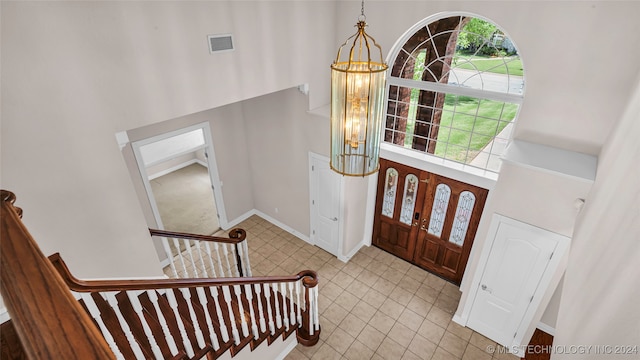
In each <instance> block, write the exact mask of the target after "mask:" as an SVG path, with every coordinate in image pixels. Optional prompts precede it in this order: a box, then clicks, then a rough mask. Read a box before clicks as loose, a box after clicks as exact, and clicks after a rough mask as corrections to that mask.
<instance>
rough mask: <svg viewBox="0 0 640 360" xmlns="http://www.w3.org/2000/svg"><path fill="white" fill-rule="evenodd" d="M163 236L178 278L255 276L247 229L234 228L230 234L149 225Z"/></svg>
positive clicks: (154, 231) (173, 269) (172, 269)
mask: <svg viewBox="0 0 640 360" xmlns="http://www.w3.org/2000/svg"><path fill="white" fill-rule="evenodd" d="M149 233H150V234H151V236H153V237H156V238H159V239H161V240H162V246H163V248H164V250H165V252H166V254H167V257H168V258H169V265H170V267H171V271H172V273H173V277H175V278H180V279H181V278H216V277H243V276H251V275H252V274H251V263H250V261H249V248H248V246H247V240H246V237H247V233H246V232H245V231H244V230H243V229H232V230H231V231H229V237H228V238H225V237H219V236H208V235H198V234H189V233H184V232H175V231H167V230H158V229H149Z"/></svg>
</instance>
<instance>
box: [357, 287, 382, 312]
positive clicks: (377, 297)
mask: <svg viewBox="0 0 640 360" xmlns="http://www.w3.org/2000/svg"><path fill="white" fill-rule="evenodd" d="M362 300H363V301H364V302H366V303H367V304H369V305H371V306H373V307H374V308H376V309H378V308H380V306H381V305H382V304H383V303H384V302H385V301H386V300H387V297H386V296H385V295H382V294H381V293H379V292H377V291H376V290H374V289H370V290H369V291H367V293H366V294H365V295H364V296H363V297H362Z"/></svg>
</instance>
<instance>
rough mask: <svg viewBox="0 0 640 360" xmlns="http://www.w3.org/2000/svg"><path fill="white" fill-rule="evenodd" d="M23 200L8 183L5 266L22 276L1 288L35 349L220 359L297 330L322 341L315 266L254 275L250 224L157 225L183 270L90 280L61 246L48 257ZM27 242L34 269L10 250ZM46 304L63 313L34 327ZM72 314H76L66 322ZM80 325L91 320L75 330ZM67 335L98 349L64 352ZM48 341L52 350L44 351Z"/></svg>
mask: <svg viewBox="0 0 640 360" xmlns="http://www.w3.org/2000/svg"><path fill="white" fill-rule="evenodd" d="M14 201H15V196H13V194H12V193H10V192H6V191H3V192H2V217H3V219H2V239H3V241H2V249H1V255H2V276H3V280H4V279H7V276H10V277H12V278H17V279H19V278H21V277H23V279H22V282H21V281H11V282H7V281H3V283H2V296H3V298H4V299H5V302H6V305H7V309H8V310H9V313H10V315H11V317H12V321H13V323H14V326H15V327H16V331H17V333H18V335H19V336H20V340H21V342H22V345H23V347H24V348H25V351H26V352H27V354H31V355H33V357H30V358H34V359H35V358H65V359H87V358H92V359H102V358H115V359H216V358H218V357H220V356H222V355H223V354H225V353H227V352H228V353H230V354H231V356H235V355H236V354H238V353H239V352H240V351H241V350H243V349H251V350H254V349H256V348H257V347H258V346H259V345H260V344H263V343H265V342H266V343H267V344H272V343H273V342H274V341H276V340H278V339H280V338H281V339H286V338H287V337H289V336H290V335H291V334H293V333H294V332H295V333H296V339H297V341H298V342H299V343H301V344H303V345H306V346H313V345H315V344H316V343H317V342H318V339H319V334H320V326H319V322H318V320H319V314H318V302H317V301H318V277H317V275H316V273H315V272H313V271H310V270H306V271H302V272H300V273H298V274H296V275H291V276H269V277H251V267H250V264H249V256H248V247H247V244H246V232H244V231H243V230H241V229H234V230H232V231H231V232H230V233H229V238H219V237H212V236H203V235H194V234H185V233H175V232H167V231H161V230H150V233H151V235H152V236H154V238H156V239H160V240H161V241H163V246H164V247H165V250H167V253H168V254H172V255H173V256H170V264H169V266H170V268H171V271H172V272H173V275H174V277H176V278H174V279H158V280H104V281H94V280H92V281H84V280H79V279H76V278H75V277H74V276H73V275H72V274H71V273H70V271H69V269H68V268H67V266H66V265H65V263H64V261H63V260H62V258H61V257H60V255H59V254H54V255H51V256H50V257H49V258H48V259H47V258H45V257H44V255H43V254H42V253H41V252H40V250H39V248H38V247H37V244H36V243H35V241H33V239H32V238H31V237H30V236H29V234H28V232H27V231H26V228H24V225H23V224H22V222H21V221H20V217H21V215H22V211H21V210H20V209H19V208H15V207H14V206H13V202H14ZM14 230H15V231H14ZM25 245H26V246H25ZM171 246H173V248H171ZM25 251H26V252H28V253H30V258H31V259H32V260H33V261H31V262H29V264H31V263H33V264H34V267H35V268H34V269H33V270H34V272H32V273H26V272H23V271H21V270H22V269H20V268H21V266H20V261H13V260H12V259H10V257H14V258H15V257H16V256H17V257H20V256H22V255H23V254H24V253H25ZM23 260H24V259H23ZM36 277H40V278H38V279H32V278H36ZM21 283H22V285H20V284H21ZM24 284H30V285H33V286H25V285H24ZM39 287H41V288H42V289H41V291H40V290H39ZM51 287H54V288H55V291H50V290H51V289H50V288H51ZM65 292H66V294H65ZM56 294H57V295H56ZM71 296H73V297H71ZM29 297H31V298H29ZM69 297H71V299H74V298H75V299H76V300H77V301H75V304H73V302H74V301H73V300H72V301H71V303H69V301H68V300H69ZM61 298H64V299H61ZM63 300H64V301H63ZM43 303H45V305H44V308H41V304H43ZM47 308H50V309H49V310H47ZM26 309H30V310H26ZM40 312H47V313H48V314H49V315H48V316H49V317H51V316H55V319H52V320H53V321H52V322H53V323H55V324H53V325H55V326H53V325H52V326H42V324H38V327H39V328H40V329H37V330H34V329H33V327H34V326H35V325H34V324H33V322H38V321H40V322H42V319H39V318H37V316H35V315H37V314H38V313H40ZM58 314H64V315H63V316H59V315H58ZM87 314H88V315H89V316H86V315H87ZM34 316H35V317H34ZM32 317H33V318H32ZM68 319H75V320H74V321H73V322H72V323H69V324H66V322H67V321H68ZM77 327H80V328H82V329H84V330H82V331H80V332H79V333H78V334H76V333H75V329H76V328H77ZM61 329H64V330H61ZM58 331H65V333H64V334H60V333H59V332H58ZM67 332H72V334H67ZM82 333H90V334H89V335H90V336H89V337H86V336H84V335H83V334H82ZM96 333H97V334H101V339H96V338H95V334H96ZM23 335H24V336H23ZM58 337H61V338H63V339H64V340H65V341H67V340H68V341H70V342H72V343H73V344H74V345H73V346H75V344H76V343H78V342H80V343H83V345H88V348H89V349H88V350H87V351H90V353H91V355H90V357H86V356H87V355H86V354H85V355H83V354H82V352H78V353H77V354H76V353H74V352H73V351H72V352H69V351H68V350H64V351H63V352H60V353H57V352H56V351H58V350H59V349H57V348H64V346H60V344H59V343H58V342H57V338H58ZM50 338H54V339H56V340H54V341H51V339H50ZM86 342H91V343H92V344H86ZM46 343H51V344H56V345H55V346H53V345H46ZM247 345H248V346H247ZM42 346H45V348H46V351H47V352H48V355H47V356H46V357H42V356H41V355H42V352H41V351H42V349H40V347H42ZM70 346H72V345H70ZM52 347H55V348H56V349H52ZM94 347H97V348H98V349H97V350H96V349H94ZM105 350H106V352H107V353H108V355H105ZM96 354H98V355H96Z"/></svg>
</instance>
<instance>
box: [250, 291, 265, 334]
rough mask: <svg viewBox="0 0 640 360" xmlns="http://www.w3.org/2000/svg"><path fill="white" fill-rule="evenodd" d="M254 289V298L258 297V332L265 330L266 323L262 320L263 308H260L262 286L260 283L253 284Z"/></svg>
mask: <svg viewBox="0 0 640 360" xmlns="http://www.w3.org/2000/svg"><path fill="white" fill-rule="evenodd" d="M253 287H254V288H255V290H256V298H257V299H258V316H259V317H260V332H265V331H267V323H266V321H265V320H264V309H263V308H262V297H261V296H260V294H262V286H261V285H260V284H255V285H254V286H253Z"/></svg>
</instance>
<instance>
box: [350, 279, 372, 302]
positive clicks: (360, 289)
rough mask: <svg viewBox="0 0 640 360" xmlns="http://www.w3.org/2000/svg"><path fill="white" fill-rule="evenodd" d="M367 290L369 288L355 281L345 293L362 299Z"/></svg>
mask: <svg viewBox="0 0 640 360" xmlns="http://www.w3.org/2000/svg"><path fill="white" fill-rule="evenodd" d="M369 290H371V288H370V287H369V286H368V285H366V284H365V283H363V282H361V281H359V280H357V279H356V280H354V281H353V282H352V283H351V285H349V287H348V288H347V290H346V291H348V292H349V293H351V294H353V295H355V296H357V297H358V298H360V299H362V298H364V297H365V295H366V294H367V292H368V291H369Z"/></svg>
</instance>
